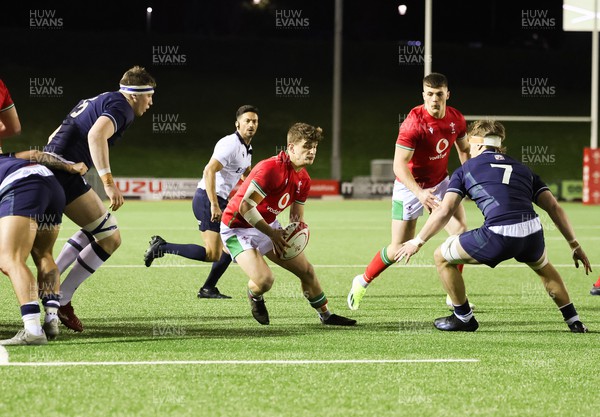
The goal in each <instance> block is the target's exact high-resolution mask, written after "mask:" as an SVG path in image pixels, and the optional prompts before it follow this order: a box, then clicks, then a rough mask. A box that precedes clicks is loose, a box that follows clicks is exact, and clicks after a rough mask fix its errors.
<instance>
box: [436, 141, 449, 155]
mask: <svg viewBox="0 0 600 417" xmlns="http://www.w3.org/2000/svg"><path fill="white" fill-rule="evenodd" d="M449 145H450V142H448V139H444V138H442V139H440V140H439V142H438V143H437V145H435V150H436V151H437V153H442V152H444V151H445V150H446V149H448V146H449Z"/></svg>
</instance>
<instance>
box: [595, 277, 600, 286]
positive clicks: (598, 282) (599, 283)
mask: <svg viewBox="0 0 600 417" xmlns="http://www.w3.org/2000/svg"><path fill="white" fill-rule="evenodd" d="M594 287H600V277H598V281H596V283H595V284H594Z"/></svg>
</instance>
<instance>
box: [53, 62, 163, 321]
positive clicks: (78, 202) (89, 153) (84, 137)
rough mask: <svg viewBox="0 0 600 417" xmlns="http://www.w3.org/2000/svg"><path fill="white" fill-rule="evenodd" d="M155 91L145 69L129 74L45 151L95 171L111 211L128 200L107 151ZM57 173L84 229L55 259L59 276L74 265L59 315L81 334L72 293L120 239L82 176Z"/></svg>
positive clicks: (75, 113)
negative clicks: (125, 199) (115, 175)
mask: <svg viewBox="0 0 600 417" xmlns="http://www.w3.org/2000/svg"><path fill="white" fill-rule="evenodd" d="M155 87H156V82H155V81H154V78H152V76H151V75H150V74H149V73H148V72H147V71H146V70H145V69H144V68H142V67H138V66H135V67H133V68H131V69H129V70H127V71H126V72H125V74H123V77H122V78H121V81H120V88H119V91H113V92H107V93H102V94H100V95H97V96H96V97H92V98H89V99H84V100H81V101H80V102H79V103H78V104H77V105H76V106H75V107H74V108H73V110H71V111H70V112H69V114H68V115H67V117H66V118H65V119H64V120H63V122H62V124H61V125H60V126H59V127H58V128H57V129H56V130H55V131H54V133H52V135H51V136H50V138H49V141H48V144H47V145H46V147H45V148H44V150H45V151H46V152H51V153H53V154H56V155H59V156H61V157H63V158H65V159H66V160H71V161H83V162H84V163H85V164H86V165H87V166H89V167H92V166H95V167H96V169H97V170H98V175H99V176H100V178H101V179H102V182H103V184H104V191H105V192H106V195H107V196H108V198H109V199H110V207H109V208H110V209H112V210H113V211H116V210H118V209H119V207H121V206H122V205H123V202H124V201H123V196H122V194H121V192H120V191H119V190H118V188H117V187H116V185H115V183H114V181H113V177H112V174H111V169H110V161H109V152H108V147H109V146H112V145H114V144H115V143H116V142H117V141H118V140H119V139H120V138H121V137H122V136H123V133H124V132H125V130H126V129H127V128H128V127H129V126H130V125H131V123H133V120H134V118H135V117H136V116H137V117H140V116H142V115H143V114H144V113H145V112H146V110H148V109H149V108H150V106H151V105H152V95H153V94H154V88H155ZM54 174H55V176H56V178H57V179H58V181H59V182H60V183H61V185H62V186H63V188H64V190H65V196H66V203H67V205H66V207H65V214H66V215H67V217H68V218H69V219H71V220H72V221H73V222H74V223H76V224H77V225H78V226H79V227H81V230H79V231H78V232H77V233H75V234H74V235H73V236H72V237H71V238H70V239H69V240H68V241H67V243H66V244H65V245H64V247H63V248H62V251H61V252H60V255H59V256H58V258H57V259H56V263H57V265H58V268H59V270H60V272H61V274H62V273H63V272H64V271H65V270H66V269H67V268H68V267H69V265H71V264H74V265H73V268H72V269H71V270H70V271H69V273H68V275H67V277H66V278H65V279H64V280H63V282H62V284H61V292H62V297H61V301H60V304H61V307H60V309H59V311H58V315H59V317H60V320H61V321H62V323H63V324H64V325H65V326H67V327H68V328H70V329H72V330H75V331H77V332H81V331H83V324H82V323H81V321H80V320H79V318H78V317H77V316H76V315H75V312H74V310H73V307H72V305H71V299H72V297H73V294H74V293H75V290H77V288H78V287H79V285H81V283H83V281H85V280H86V279H87V278H89V277H90V276H91V275H92V274H93V273H94V272H95V271H96V270H97V269H98V268H100V266H102V264H103V263H104V262H106V261H107V260H108V258H109V257H110V256H111V255H112V254H113V253H114V252H115V251H116V250H117V248H118V247H119V246H120V245H121V234H120V233H119V229H118V226H117V219H116V217H115V216H114V215H113V214H111V213H110V212H109V211H107V210H106V208H105V207H104V204H103V203H102V200H101V199H100V197H98V194H96V192H95V191H94V190H93V189H91V187H90V186H89V185H88V183H87V182H86V181H85V179H84V178H83V177H81V176H79V175H70V174H66V173H62V172H59V171H55V173H54Z"/></svg>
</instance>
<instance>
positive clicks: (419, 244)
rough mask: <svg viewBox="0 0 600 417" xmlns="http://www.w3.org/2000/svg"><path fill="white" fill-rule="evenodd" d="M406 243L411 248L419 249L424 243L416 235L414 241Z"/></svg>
mask: <svg viewBox="0 0 600 417" xmlns="http://www.w3.org/2000/svg"><path fill="white" fill-rule="evenodd" d="M407 243H410V244H411V245H413V246H417V247H421V246H423V245H424V244H425V241H424V240H423V239H421V236H419V235H417V236H416V237H415V238H414V239H411V240H409V241H408V242H407Z"/></svg>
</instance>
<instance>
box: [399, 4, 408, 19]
mask: <svg viewBox="0 0 600 417" xmlns="http://www.w3.org/2000/svg"><path fill="white" fill-rule="evenodd" d="M406 9H407V7H406V4H401V5H400V6H398V13H400V15H401V16H404V15H405V14H406Z"/></svg>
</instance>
